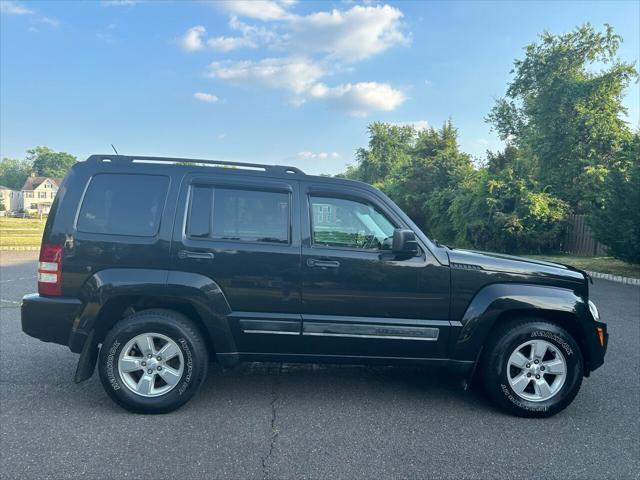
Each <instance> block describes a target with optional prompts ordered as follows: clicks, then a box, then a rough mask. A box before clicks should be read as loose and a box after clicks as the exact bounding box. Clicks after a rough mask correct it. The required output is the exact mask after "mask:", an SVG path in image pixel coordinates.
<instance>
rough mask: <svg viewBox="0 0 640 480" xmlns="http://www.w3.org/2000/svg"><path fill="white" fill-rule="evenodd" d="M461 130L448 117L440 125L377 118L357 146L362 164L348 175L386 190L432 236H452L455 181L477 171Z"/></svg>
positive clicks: (447, 238) (351, 169) (356, 166)
mask: <svg viewBox="0 0 640 480" xmlns="http://www.w3.org/2000/svg"><path fill="white" fill-rule="evenodd" d="M457 137H458V132H457V130H456V129H455V128H454V126H453V124H452V122H451V121H450V120H449V121H447V122H445V124H444V125H443V126H442V128H441V129H435V128H428V129H425V130H420V131H417V130H416V129H415V128H414V127H412V126H398V125H391V124H387V123H381V122H375V123H372V124H371V125H370V126H369V144H368V147H367V148H361V149H359V150H358V151H357V154H356V161H357V164H356V165H355V166H353V167H350V168H349V169H348V170H347V172H346V173H345V174H344V175H343V176H344V177H346V178H352V179H356V180H361V181H364V182H367V183H370V184H372V185H374V186H376V187H378V188H380V189H382V190H383V191H384V192H386V193H387V194H388V195H389V196H390V197H391V198H392V199H393V200H394V201H395V202H396V203H397V204H398V205H399V206H400V207H401V208H402V209H403V210H404V211H405V212H406V213H407V215H409V216H410V217H411V219H412V220H413V221H414V222H415V223H416V224H417V225H418V226H420V227H421V228H423V229H424V230H426V231H427V232H429V234H430V235H431V236H433V237H436V238H438V239H440V240H444V241H448V240H449V239H452V238H453V233H452V232H451V230H450V228H449V227H450V221H449V220H448V219H446V221H445V222H442V221H441V220H442V219H443V218H445V217H446V210H447V208H448V206H449V203H450V200H451V194H452V193H451V192H452V191H453V186H454V185H456V184H457V183H459V182H460V181H462V179H464V178H465V176H466V175H468V174H469V173H470V172H471V171H472V170H473V166H472V163H471V157H470V156H469V155H467V154H465V153H462V152H460V150H459V146H458V141H457Z"/></svg>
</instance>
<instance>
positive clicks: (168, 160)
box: [87, 154, 305, 175]
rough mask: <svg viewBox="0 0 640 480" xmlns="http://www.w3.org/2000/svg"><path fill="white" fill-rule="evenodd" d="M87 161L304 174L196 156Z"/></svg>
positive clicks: (94, 158) (108, 157)
mask: <svg viewBox="0 0 640 480" xmlns="http://www.w3.org/2000/svg"><path fill="white" fill-rule="evenodd" d="M87 162H122V163H150V164H153V163H160V164H174V165H183V164H194V165H196V166H206V167H213V168H215V167H219V168H239V169H243V170H257V171H264V172H269V173H279V174H282V173H285V174H294V175H305V173H304V172H303V171H302V170H300V169H299V168H297V167H289V166H284V165H264V164H260V163H248V162H230V161H226V160H205V159H198V158H173V157H146V156H143V157H139V156H131V155H114V154H104V155H101V154H96V155H91V156H90V157H89V158H87Z"/></svg>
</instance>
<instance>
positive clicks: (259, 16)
mask: <svg viewBox="0 0 640 480" xmlns="http://www.w3.org/2000/svg"><path fill="white" fill-rule="evenodd" d="M294 3H295V2H290V1H281V2H275V1H271V0H227V1H222V2H218V3H217V5H219V6H221V7H222V8H224V9H225V10H226V11H228V12H230V13H232V14H234V15H239V16H242V17H248V18H254V19H256V20H263V21H270V20H285V19H288V18H290V17H291V14H290V13H289V12H288V11H287V10H286V9H287V8H288V7H289V6H291V5H293V4H294Z"/></svg>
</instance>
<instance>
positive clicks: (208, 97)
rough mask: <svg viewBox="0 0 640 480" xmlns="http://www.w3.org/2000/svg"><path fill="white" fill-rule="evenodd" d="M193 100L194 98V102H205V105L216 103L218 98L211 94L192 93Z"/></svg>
mask: <svg viewBox="0 0 640 480" xmlns="http://www.w3.org/2000/svg"><path fill="white" fill-rule="evenodd" d="M193 98H195V99H196V100H199V101H200V102H206V103H216V102H217V101H218V97H216V96H215V95H212V94H211V93H204V92H196V93H194V94H193Z"/></svg>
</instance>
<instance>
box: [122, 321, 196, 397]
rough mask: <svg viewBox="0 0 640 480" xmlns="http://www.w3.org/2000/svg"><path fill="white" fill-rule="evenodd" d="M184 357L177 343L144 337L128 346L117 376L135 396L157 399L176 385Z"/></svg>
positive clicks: (158, 336)
mask: <svg viewBox="0 0 640 480" xmlns="http://www.w3.org/2000/svg"><path fill="white" fill-rule="evenodd" d="M183 371H184V357H183V356H182V351H181V350H180V347H179V346H178V344H177V343H176V342H174V341H173V340H171V339H170V338H169V337H167V336H166V335H162V334H161V333H143V334H141V335H138V336H136V337H133V338H132V339H131V340H129V341H128V342H127V344H126V345H125V346H124V348H123V349H122V351H121V352H120V356H119V358H118V374H119V375H120V379H121V380H122V382H123V383H124V385H125V386H126V387H127V388H128V389H129V390H131V391H132V392H133V393H135V394H136V395H140V396H142V397H159V396H160V395H164V394H166V393H169V392H170V391H171V390H173V388H174V387H175V386H176V385H177V384H178V382H179V381H180V379H181V378H182V372H183Z"/></svg>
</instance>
